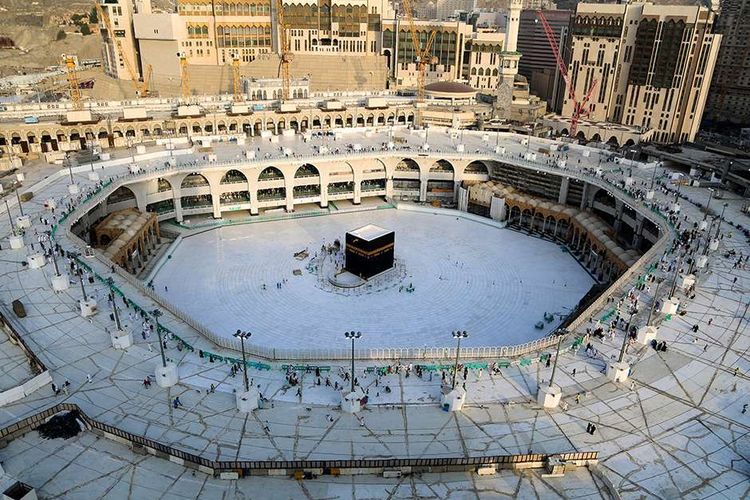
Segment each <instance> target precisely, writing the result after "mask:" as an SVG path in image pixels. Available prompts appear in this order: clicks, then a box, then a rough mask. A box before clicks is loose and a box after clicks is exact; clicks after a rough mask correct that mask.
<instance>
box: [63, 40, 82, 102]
mask: <svg viewBox="0 0 750 500" xmlns="http://www.w3.org/2000/svg"><path fill="white" fill-rule="evenodd" d="M62 59H63V64H64V65H65V73H66V75H67V77H68V89H69V90H70V100H71V101H72V102H73V109H76V110H78V109H81V107H82V103H81V88H80V86H79V84H78V75H77V74H76V60H75V57H74V56H72V55H65V54H63V55H62Z"/></svg>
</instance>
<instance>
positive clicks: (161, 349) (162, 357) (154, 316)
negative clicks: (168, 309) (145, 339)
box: [151, 309, 167, 368]
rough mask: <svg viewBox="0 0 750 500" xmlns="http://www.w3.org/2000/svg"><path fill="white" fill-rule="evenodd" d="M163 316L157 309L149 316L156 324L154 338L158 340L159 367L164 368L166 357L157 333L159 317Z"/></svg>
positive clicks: (159, 334)
mask: <svg viewBox="0 0 750 500" xmlns="http://www.w3.org/2000/svg"><path fill="white" fill-rule="evenodd" d="M163 314H164V313H163V312H161V311H160V310H159V309H154V310H153V311H151V316H153V318H154V322H155V323H156V338H157V339H159V352H160V353H161V366H162V367H164V368H166V367H167V357H166V356H164V344H162V339H161V333H160V332H159V317H160V316H161V315H163Z"/></svg>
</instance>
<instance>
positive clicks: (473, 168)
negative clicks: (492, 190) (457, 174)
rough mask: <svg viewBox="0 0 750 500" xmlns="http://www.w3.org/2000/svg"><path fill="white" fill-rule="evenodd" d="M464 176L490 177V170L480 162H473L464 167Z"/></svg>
mask: <svg viewBox="0 0 750 500" xmlns="http://www.w3.org/2000/svg"><path fill="white" fill-rule="evenodd" d="M464 174H480V175H481V174H484V175H490V169H489V167H488V166H487V164H486V163H484V162H483V161H482V160H474V161H473V162H471V163H469V164H468V165H466V168H465V169H464Z"/></svg>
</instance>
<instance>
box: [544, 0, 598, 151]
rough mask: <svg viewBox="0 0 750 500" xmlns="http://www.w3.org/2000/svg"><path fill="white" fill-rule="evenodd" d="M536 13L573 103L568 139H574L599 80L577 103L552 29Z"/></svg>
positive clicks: (593, 81) (595, 81)
mask: <svg viewBox="0 0 750 500" xmlns="http://www.w3.org/2000/svg"><path fill="white" fill-rule="evenodd" d="M536 13H537V15H538V16H539V20H540V21H541V22H542V27H543V28H544V34H545V35H546V36H547V41H548V42H549V46H550V48H551V49H552V54H554V56H555V60H556V61H557V68H558V69H559V70H560V73H561V74H562V77H563V79H564V80H565V87H566V91H567V93H568V99H570V100H571V101H573V113H572V115H571V117H570V137H575V135H576V131H577V130H578V122H579V121H580V119H581V117H583V116H586V115H588V114H589V112H590V110H589V108H588V107H587V105H588V102H589V100H590V99H591V95H592V94H593V93H594V89H595V88H596V85H597V84H598V83H599V80H597V79H596V78H594V79H593V80H592V81H591V87H589V89H588V91H587V92H586V95H585V96H583V99H581V100H580V101H579V100H578V99H577V98H576V89H575V85H574V84H573V80H572V79H571V78H570V75H568V67H567V66H566V65H565V62H564V61H563V59H562V57H561V56H560V49H559V48H558V46H557V40H556V39H555V32H554V31H552V28H551V27H550V25H549V22H548V21H547V18H546V17H545V16H544V12H542V11H541V10H538V11H536Z"/></svg>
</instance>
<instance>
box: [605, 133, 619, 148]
mask: <svg viewBox="0 0 750 500" xmlns="http://www.w3.org/2000/svg"><path fill="white" fill-rule="evenodd" d="M607 144H609V145H610V146H614V147H616V148H617V147H619V146H620V141H618V140H617V137H615V136H614V135H613V136H612V137H610V138H609V139H607Z"/></svg>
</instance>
